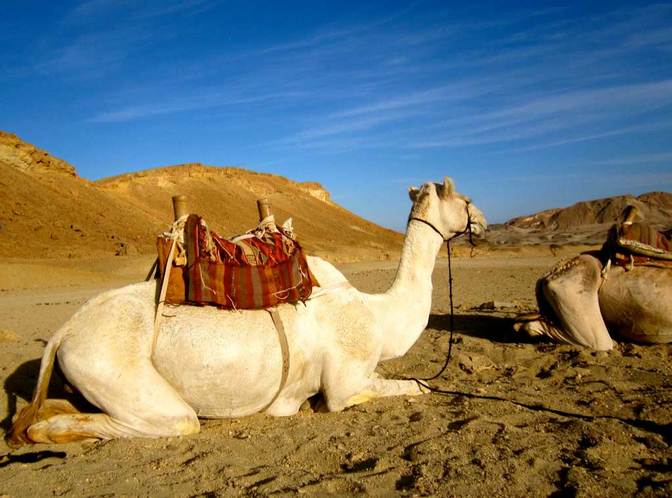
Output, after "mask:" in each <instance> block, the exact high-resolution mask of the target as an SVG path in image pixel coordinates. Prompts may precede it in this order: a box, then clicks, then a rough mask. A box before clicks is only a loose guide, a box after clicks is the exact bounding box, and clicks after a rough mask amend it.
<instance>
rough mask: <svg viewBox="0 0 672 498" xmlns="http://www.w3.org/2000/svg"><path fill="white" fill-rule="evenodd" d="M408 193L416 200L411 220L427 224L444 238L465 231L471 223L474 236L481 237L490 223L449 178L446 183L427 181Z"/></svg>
mask: <svg viewBox="0 0 672 498" xmlns="http://www.w3.org/2000/svg"><path fill="white" fill-rule="evenodd" d="M408 194H409V196H410V198H411V200H412V201H413V209H412V210H411V215H410V218H409V219H416V220H420V221H422V222H424V223H427V224H428V225H430V226H431V227H432V228H434V229H435V230H436V231H437V232H439V233H440V234H441V235H442V236H443V238H444V239H446V240H447V239H450V238H451V237H454V236H455V235H459V234H461V233H466V232H468V231H469V230H468V229H469V226H471V233H472V234H473V235H474V236H477V237H482V236H484V235H485V229H486V227H487V226H488V224H487V222H486V221H485V216H484V215H483V213H482V212H481V210H480V209H478V208H477V207H476V206H474V205H473V204H472V203H471V200H470V199H469V198H468V197H466V196H464V195H462V194H460V193H458V192H456V191H455V184H454V183H453V181H452V180H451V179H450V178H448V177H446V178H445V180H444V182H443V183H431V182H430V183H425V184H424V185H423V186H422V187H420V188H416V187H411V188H409V189H408Z"/></svg>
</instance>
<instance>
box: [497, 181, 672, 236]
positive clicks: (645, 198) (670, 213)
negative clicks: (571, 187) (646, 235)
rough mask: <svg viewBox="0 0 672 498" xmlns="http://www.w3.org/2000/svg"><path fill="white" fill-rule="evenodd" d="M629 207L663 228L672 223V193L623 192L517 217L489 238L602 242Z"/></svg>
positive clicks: (642, 217)
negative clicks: (633, 207)
mask: <svg viewBox="0 0 672 498" xmlns="http://www.w3.org/2000/svg"><path fill="white" fill-rule="evenodd" d="M627 206H635V207H637V209H638V212H639V219H640V220H642V221H646V222H647V223H651V224H653V225H656V226H658V227H659V228H669V227H670V226H671V225H672V194H671V193H669V192H649V193H646V194H642V195H640V196H632V195H621V196H614V197H607V198H605V199H596V200H591V201H582V202H577V203H576V204H574V205H572V206H569V207H566V208H555V209H547V210H545V211H540V212H538V213H535V214H531V215H528V216H520V217H517V218H513V219H511V220H509V221H507V222H506V223H504V224H502V225H494V226H493V227H491V230H490V237H489V239H490V241H491V243H495V244H507V243H508V244H511V243H512V244H515V243H558V244H562V243H576V244H599V243H601V242H602V241H603V240H604V237H605V236H606V232H607V230H608V229H609V227H610V226H611V225H612V224H614V223H615V222H616V221H618V220H619V219H620V217H621V213H622V212H623V210H624V209H625V208H626V207H627Z"/></svg>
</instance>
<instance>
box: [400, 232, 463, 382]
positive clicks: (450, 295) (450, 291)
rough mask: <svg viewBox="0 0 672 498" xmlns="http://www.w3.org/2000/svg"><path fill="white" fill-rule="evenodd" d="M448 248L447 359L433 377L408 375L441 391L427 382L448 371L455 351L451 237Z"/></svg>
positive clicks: (411, 378) (447, 242)
mask: <svg viewBox="0 0 672 498" xmlns="http://www.w3.org/2000/svg"><path fill="white" fill-rule="evenodd" d="M446 249H447V251H448V301H449V302H450V322H449V323H450V325H449V328H450V335H449V339H448V352H447V353H446V360H445V361H444V362H443V367H441V370H439V371H438V372H437V373H436V374H435V375H432V376H431V377H424V378H417V377H408V378H407V380H414V381H415V382H416V383H418V385H420V386H422V387H424V388H425V389H429V390H430V391H432V392H441V390H440V389H438V388H436V387H432V386H430V385H429V384H427V382H429V381H430V380H434V379H438V378H439V377H441V376H442V375H443V372H445V371H446V369H447V368H448V363H449V362H450V358H451V356H452V352H453V333H454V331H455V311H454V307H453V265H452V262H451V255H450V239H448V240H446Z"/></svg>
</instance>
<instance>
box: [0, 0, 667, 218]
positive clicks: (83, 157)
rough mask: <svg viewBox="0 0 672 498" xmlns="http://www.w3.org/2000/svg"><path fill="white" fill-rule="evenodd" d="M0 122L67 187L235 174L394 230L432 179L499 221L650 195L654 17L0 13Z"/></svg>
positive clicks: (612, 10) (183, 4)
mask: <svg viewBox="0 0 672 498" xmlns="http://www.w3.org/2000/svg"><path fill="white" fill-rule="evenodd" d="M0 109H1V110H2V112H1V113H0V129H3V130H6V131H11V132H14V133H17V134H19V135H20V136H22V137H23V138H24V139H26V140H28V141H30V142H33V143H35V144H36V145H38V146H40V147H42V148H45V149H47V150H49V151H50V152H52V153H53V154H55V155H57V156H59V157H62V158H63V159H66V160H67V161H69V162H71V163H72V164H73V165H75V166H76V167H77V169H78V172H79V174H80V175H81V176H83V177H85V178H89V179H97V178H101V177H105V176H111V175H115V174H120V173H124V172H129V171H135V170H139V169H145V168H149V167H155V166H163V165H170V164H178V163H183V162H203V163H205V164H210V165H222V166H223V165H235V166H242V167H246V168H250V169H253V170H257V171H263V172H271V173H278V174H282V175H285V176H288V177H290V178H292V179H295V180H300V181H308V180H311V181H319V182H321V183H322V184H323V185H324V186H325V187H326V188H327V189H328V190H329V191H331V192H332V194H333V197H334V199H335V200H336V201H337V202H339V203H341V204H343V205H344V206H345V207H347V208H349V209H351V210H353V211H355V212H356V213H358V214H360V215H362V216H364V217H366V218H369V219H372V220H374V221H376V222H378V223H381V224H383V225H386V226H389V227H392V228H396V229H403V226H404V222H405V218H406V215H407V213H408V209H409V201H408V197H407V195H406V189H407V187H408V186H409V185H410V184H420V183H422V182H424V181H427V180H439V179H441V178H442V177H443V176H444V175H450V176H452V177H453V178H454V179H455V181H456V184H457V187H458V190H460V191H461V192H463V193H465V194H468V195H470V196H471V197H472V198H473V199H474V202H475V203H476V204H477V205H478V206H479V207H481V208H482V209H483V211H484V212H485V213H486V215H487V216H488V219H489V220H490V221H491V222H501V221H505V220H506V219H508V218H510V217H512V216H516V215H522V214H527V213H530V212H534V211H537V210H540V209H544V208H550V207H557V206H562V205H568V204H571V203H574V202H576V201H578V200H584V199H589V198H597V197H604V196H609V195H616V194H624V193H633V194H638V193H642V192H646V191H650V190H668V191H669V190H672V4H670V3H669V2H662V3H647V2H642V3H640V2H633V1H630V2H619V1H609V2H585V1H580V2H578V1H577V2H554V3H550V2H548V3H547V2H542V1H529V2H521V1H519V2H495V1H492V2H478V1H474V2H450V1H429V0H427V1H414V2H411V1H409V2H402V1H388V2H382V1H375V2H374V1H368V2H367V1H363V0H361V1H355V2H346V1H339V2H336V1H333V2H326V1H318V0H312V1H291V0H287V1H267V2H260V1H254V0H247V1H237V0H221V1H217V0H214V1H206V0H161V1H159V0H145V1H139V0H137V1H134V0H88V1H80V2H75V1H58V2H53V1H32V0H4V1H3V7H2V16H0Z"/></svg>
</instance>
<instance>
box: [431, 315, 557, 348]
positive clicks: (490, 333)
mask: <svg viewBox="0 0 672 498" xmlns="http://www.w3.org/2000/svg"><path fill="white" fill-rule="evenodd" d="M515 322H516V320H515V319H514V318H511V317H503V316H498V315H494V314H485V313H471V314H460V315H457V314H456V315H455V316H454V330H455V332H457V333H459V334H463V335H467V336H469V337H477V338H480V339H488V340H490V341H493V342H497V343H501V344H513V343H522V344H538V343H539V342H544V340H543V339H542V338H536V337H528V336H527V335H525V334H519V333H517V332H515V331H514V330H513V324H514V323H515ZM427 327H428V328H430V329H434V330H445V331H448V330H450V315H449V314H445V315H438V314H432V315H430V316H429V323H428V325H427Z"/></svg>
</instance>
